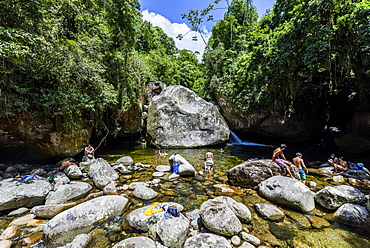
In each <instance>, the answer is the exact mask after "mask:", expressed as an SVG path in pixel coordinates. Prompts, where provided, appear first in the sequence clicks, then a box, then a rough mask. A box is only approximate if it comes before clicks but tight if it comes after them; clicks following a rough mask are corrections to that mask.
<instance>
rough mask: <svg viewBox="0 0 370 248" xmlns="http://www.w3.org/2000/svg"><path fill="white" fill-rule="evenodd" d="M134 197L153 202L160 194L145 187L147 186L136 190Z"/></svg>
mask: <svg viewBox="0 0 370 248" xmlns="http://www.w3.org/2000/svg"><path fill="white" fill-rule="evenodd" d="M133 195H134V196H135V197H137V198H140V199H143V200H151V199H153V198H155V197H157V195H158V193H157V192H155V191H154V190H153V189H151V188H148V187H145V186H138V187H136V188H135V190H134V192H133Z"/></svg>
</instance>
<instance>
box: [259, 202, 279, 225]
mask: <svg viewBox="0 0 370 248" xmlns="http://www.w3.org/2000/svg"><path fill="white" fill-rule="evenodd" d="M254 206H255V207H256V210H257V212H258V213H260V215H262V217H264V218H266V219H270V220H273V221H276V220H281V219H283V218H284V216H285V214H284V212H283V211H281V210H280V209H278V208H277V207H275V206H274V205H271V204H268V203H257V204H255V205H254Z"/></svg>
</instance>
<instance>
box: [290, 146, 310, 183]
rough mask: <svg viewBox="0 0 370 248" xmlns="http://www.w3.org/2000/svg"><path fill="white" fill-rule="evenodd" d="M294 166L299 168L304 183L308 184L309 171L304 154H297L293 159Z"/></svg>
mask: <svg viewBox="0 0 370 248" xmlns="http://www.w3.org/2000/svg"><path fill="white" fill-rule="evenodd" d="M292 160H293V164H294V165H295V166H296V167H297V168H298V172H299V176H300V177H301V180H302V183H304V184H306V174H308V170H307V167H306V165H305V164H304V161H303V159H302V153H300V152H297V153H296V154H295V158H293V159H292Z"/></svg>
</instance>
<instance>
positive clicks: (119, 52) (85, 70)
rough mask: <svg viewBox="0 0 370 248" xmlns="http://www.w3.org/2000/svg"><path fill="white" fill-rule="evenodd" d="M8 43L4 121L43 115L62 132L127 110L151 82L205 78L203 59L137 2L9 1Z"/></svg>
mask: <svg viewBox="0 0 370 248" xmlns="http://www.w3.org/2000/svg"><path fill="white" fill-rule="evenodd" d="M0 42H1V45H0V59H1V66H0V73H1V75H2V77H1V78H0V81H1V82H0V87H1V88H0V96H1V97H0V101H1V102H0V116H1V117H7V116H14V115H17V114H19V113H20V112H23V111H37V112H38V113H39V115H40V116H43V117H45V118H51V119H53V120H54V121H55V123H56V124H57V125H56V126H57V127H58V128H62V129H63V128H64V127H63V125H64V124H65V123H64V122H63V121H62V120H63V119H64V118H68V119H73V118H81V117H83V118H86V119H88V120H90V121H91V122H92V123H93V125H98V124H100V121H101V119H102V116H103V113H104V112H107V111H108V110H110V111H113V112H116V111H121V112H122V111H123V112H124V111H126V110H127V109H129V107H130V106H131V104H132V103H136V102H137V101H138V99H139V98H140V97H141V95H142V91H143V86H144V85H145V84H146V83H147V82H149V81H156V80H162V81H164V82H166V83H167V84H183V85H184V86H187V87H192V86H193V84H197V83H198V84H199V83H200V82H201V81H202V79H201V78H202V73H200V70H201V65H200V64H199V63H198V61H197V59H196V57H195V55H194V54H193V53H192V52H190V51H185V50H184V51H179V50H178V49H177V48H176V47H175V44H174V40H173V39H172V38H170V37H168V36H167V35H166V34H165V33H164V32H163V31H162V30H161V29H160V28H158V27H153V26H152V25H151V24H150V23H148V22H144V21H143V20H142V19H141V13H140V3H139V1H137V0H125V1H120V0H110V1H105V0H87V1H85V0H73V1H65V0H40V1H21V0H2V1H0ZM59 124H60V125H59ZM70 124H71V122H68V125H70ZM117 128H118V129H119V126H117Z"/></svg>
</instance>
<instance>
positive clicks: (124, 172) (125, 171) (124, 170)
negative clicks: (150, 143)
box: [113, 164, 133, 175]
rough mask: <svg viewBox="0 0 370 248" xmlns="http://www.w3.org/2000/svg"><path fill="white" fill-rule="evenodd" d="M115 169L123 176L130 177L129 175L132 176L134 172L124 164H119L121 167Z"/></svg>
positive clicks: (114, 167)
mask: <svg viewBox="0 0 370 248" xmlns="http://www.w3.org/2000/svg"><path fill="white" fill-rule="evenodd" d="M113 169H114V170H115V171H118V172H119V173H121V174H122V175H129V174H132V173H133V172H132V171H131V170H129V169H128V168H127V167H126V166H124V165H123V164H119V165H115V166H113Z"/></svg>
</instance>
